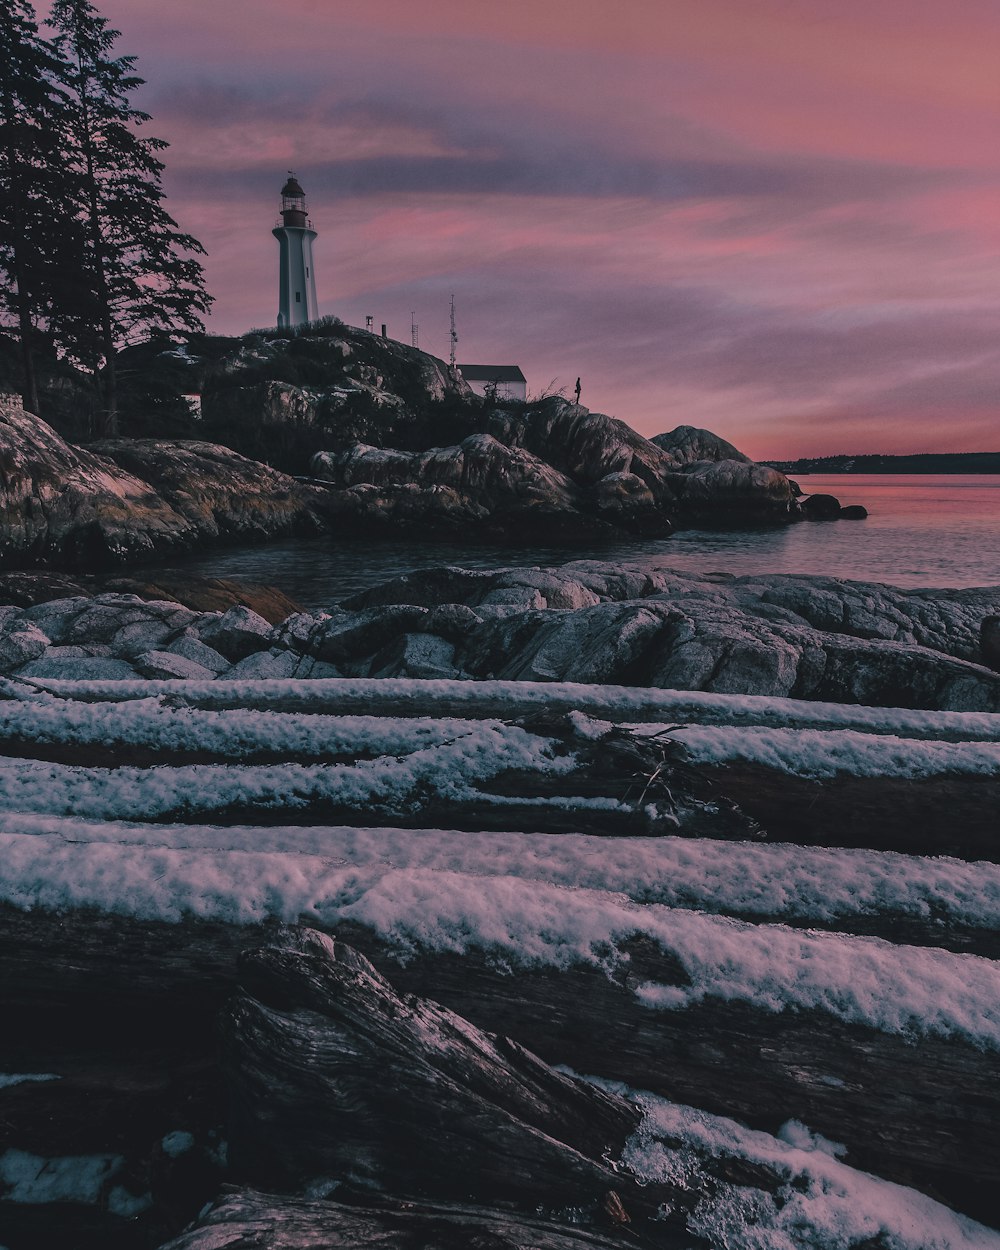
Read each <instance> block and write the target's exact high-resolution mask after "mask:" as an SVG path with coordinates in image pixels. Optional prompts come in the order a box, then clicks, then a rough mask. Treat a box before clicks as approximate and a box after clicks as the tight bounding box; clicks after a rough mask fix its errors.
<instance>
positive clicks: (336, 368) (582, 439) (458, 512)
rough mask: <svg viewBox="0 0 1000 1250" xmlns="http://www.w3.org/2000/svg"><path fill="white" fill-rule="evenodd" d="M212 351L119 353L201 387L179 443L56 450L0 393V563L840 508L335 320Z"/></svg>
mask: <svg viewBox="0 0 1000 1250" xmlns="http://www.w3.org/2000/svg"><path fill="white" fill-rule="evenodd" d="M212 350H213V351H214V353H215V355H214V356H213V357H211V358H210V353H208V349H207V348H206V349H205V351H206V354H205V355H202V356H198V355H191V354H189V355H183V354H182V355H181V356H180V357H179V359H181V360H183V361H184V362H186V363H183V364H178V353H177V352H176V351H165V352H160V353H159V355H153V356H151V357H149V358H148V359H145V360H144V361H142V362H138V363H137V364H136V365H135V366H134V367H135V368H136V369H139V367H140V366H141V367H142V368H144V369H145V370H146V371H147V373H148V374H149V377H150V379H151V381H150V383H149V385H150V386H152V385H153V383H154V382H156V379H157V370H162V369H163V368H166V367H167V366H166V365H164V364H163V361H164V359H167V358H169V368H170V369H171V370H174V371H175V372H176V370H177V369H180V370H181V371H182V374H181V376H180V378H179V379H177V378H175V381H174V382H173V385H174V386H176V387H178V388H179V387H180V386H182V385H186V386H187V387H188V388H201V391H202V406H201V412H202V414H203V415H202V416H200V417H198V418H197V419H196V417H195V413H194V410H193V409H190V408H188V407H186V406H185V405H184V404H182V407H183V408H184V411H185V412H186V413H187V416H186V417H185V418H184V419H183V420H182V421H179V422H177V421H175V422H174V423H173V424H174V426H175V427H179V428H180V429H181V430H182V431H183V432H184V433H186V434H188V435H196V436H197V437H184V438H176V437H174V438H167V437H163V436H162V435H159V436H156V437H143V438H134V437H129V438H117V439H114V440H108V441H104V442H89V443H84V444H78V443H73V442H70V441H67V439H66V438H64V437H63V436H62V435H61V434H60V433H58V432H57V430H56V429H55V428H54V427H53V426H50V425H48V424H47V423H46V422H44V421H43V420H41V419H40V418H39V417H37V416H35V415H33V414H31V413H28V412H25V411H24V409H23V408H22V407H20V405H19V404H18V403H17V402H16V401H14V400H13V399H11V397H9V396H8V397H5V398H4V397H0V401H2V402H0V465H2V468H3V472H2V475H0V568H8V569H11V568H30V567H39V566H42V567H51V568H63V569H72V570H77V571H86V570H88V569H98V568H102V567H108V566H115V565H126V564H131V563H136V562H143V561H149V560H155V559H159V558H161V557H163V556H166V555H176V554H179V553H183V552H186V551H192V550H196V549H202V548H204V546H205V545H207V544H218V543H229V544H253V543H257V542H262V541H267V540H268V539H271V538H276V537H280V536H287V535H294V534H303V535H317V534H322V533H327V532H330V533H337V534H341V535H343V534H350V535H353V536H357V537H360V538H367V537H372V536H377V535H384V534H399V533H404V532H405V533H407V534H412V533H420V534H424V535H427V536H430V537H433V536H435V535H444V536H447V537H450V538H454V537H455V536H456V535H460V536H461V537H462V538H463V539H468V540H470V541H472V540H475V539H476V538H477V537H483V538H490V539H494V540H496V539H505V538H516V539H518V540H521V541H525V540H526V541H535V540H541V541H545V540H551V539H564V540H566V541H569V542H582V541H587V542H595V541H597V542H599V541H600V540H601V539H602V538H613V537H615V536H616V535H619V536H620V535H621V534H622V533H630V534H639V535H647V536H657V537H663V536H667V535H669V534H670V533H671V532H672V530H673V529H674V528H675V527H677V526H685V525H692V524H700V525H704V524H708V525H718V526H722V527H726V526H730V527H739V526H742V525H746V524H759V523H765V524H780V523H785V522H788V521H791V520H796V519H808V518H812V519H830V518H833V517H838V516H840V515H850V513H847V512H842V510H841V509H840V507H839V504H838V503H837V501H836V500H831V498H830V497H829V496H814V497H813V498H812V499H806V500H805V501H804V502H803V503H801V504H800V502H799V492H798V489H797V487H796V486H795V484H794V483H793V482H791V481H789V479H788V478H786V477H785V476H784V475H783V474H782V473H780V472H778V471H777V470H776V469H772V468H769V467H767V466H763V465H758V464H754V463H753V462H752V461H750V460H749V459H748V457H747V456H745V455H743V454H742V453H741V452H739V451H738V450H737V449H736V448H735V447H733V446H732V445H731V444H730V443H727V442H726V441H725V440H724V439H721V438H719V437H717V436H716V435H714V434H712V433H710V432H709V431H706V430H699V429H696V428H694V427H692V426H687V425H680V426H677V427H676V428H675V429H673V430H671V431H670V432H668V433H664V434H660V435H657V436H656V437H655V438H653V439H646V438H643V437H642V436H641V435H639V434H637V433H636V432H635V431H634V430H633V429H631V427H630V426H628V425H627V424H626V423H625V422H624V421H620V420H617V419H616V418H613V417H609V416H605V415H603V414H601V413H594V412H590V411H589V410H588V409H586V408H584V407H582V406H581V405H579V404H574V403H570V402H568V401H567V400H565V399H563V398H561V397H559V396H550V397H548V398H545V399H541V400H538V401H533V402H528V403H520V402H513V401H507V402H503V403H495V402H488V401H486V400H484V399H481V398H480V397H478V396H476V395H473V394H472V393H471V392H470V391H469V388H468V387H467V386H466V384H465V383H464V381H463V380H462V379H461V377H460V376H459V375H457V374H455V375H453V374H452V373H451V371H450V370H449V368H448V367H447V366H446V365H445V364H444V362H442V361H440V360H437V359H436V358H434V357H432V356H428V355H427V354H426V353H423V352H420V351H417V350H416V349H414V348H410V347H406V346H404V345H402V344H399V343H394V342H392V341H391V340H387V339H381V338H378V337H377V336H375V335H372V334H368V333H366V332H364V331H359V330H352V329H351V328H350V327H347V326H342V325H340V324H339V323H323V324H321V325H319V326H318V327H316V329H315V331H314V332H312V333H311V334H309V335H297V336H294V335H293V336H292V337H281V336H277V337H274V338H268V337H265V336H263V335H250V336H247V337H246V338H245V339H241V340H232V341H229V340H222V341H221V346H220V344H218V343H216V344H215V345H214V348H213V349H212ZM287 379H293V380H287ZM177 398H178V402H180V398H181V397H180V395H179V394H178V396H177ZM135 402H138V401H135ZM150 402H152V401H150ZM135 424H136V425H137V426H139V425H141V424H142V423H140V422H136V423H135ZM146 424H149V423H148V422H146ZM166 424H169V423H166Z"/></svg>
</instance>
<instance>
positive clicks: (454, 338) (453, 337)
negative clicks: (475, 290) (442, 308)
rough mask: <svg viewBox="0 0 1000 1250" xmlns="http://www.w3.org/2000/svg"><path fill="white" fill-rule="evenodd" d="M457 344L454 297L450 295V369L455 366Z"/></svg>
mask: <svg viewBox="0 0 1000 1250" xmlns="http://www.w3.org/2000/svg"><path fill="white" fill-rule="evenodd" d="M457 346H458V331H457V330H456V329H455V297H454V295H453V296H452V297H451V357H450V363H451V367H452V370H454V368H455V348H456V347H457Z"/></svg>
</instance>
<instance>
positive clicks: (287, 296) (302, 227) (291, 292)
mask: <svg viewBox="0 0 1000 1250" xmlns="http://www.w3.org/2000/svg"><path fill="white" fill-rule="evenodd" d="M271 233H272V234H273V235H274V237H275V238H276V239H277V240H278V246H279V247H280V249H281V256H280V269H279V275H278V325H279V326H300V325H302V324H303V323H304V322H306V321H315V320H316V317H317V316H318V313H317V309H316V269H315V267H314V265H313V255H312V245H313V239H315V237H316V231H315V230H314V229H313V228H312V222H311V221H310V220H309V218H308V217H307V216H306V193H305V192H304V191H303V190H302V188H301V187H300V186H299V182H298V179H297V178H296V177H295V175H294V174H293V173H292V172H291V171H289V173H288V181H287V182H286V183H285V185H284V186H283V187H282V188H281V225H279V226H275V227H274V229H273V230H272V231H271Z"/></svg>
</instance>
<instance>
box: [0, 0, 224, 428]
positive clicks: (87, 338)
mask: <svg viewBox="0 0 1000 1250" xmlns="http://www.w3.org/2000/svg"><path fill="white" fill-rule="evenodd" d="M3 2H4V0H0V3H3ZM49 24H50V25H51V26H52V27H53V28H54V30H55V31H56V32H57V33H56V37H55V40H54V44H55V47H56V49H57V50H58V52H59V54H60V56H61V57H62V59H63V60H64V61H65V62H66V64H67V86H68V90H69V99H68V101H67V104H66V106H65V120H66V130H67V134H68V152H67V157H68V162H69V166H70V168H71V170H72V173H73V174H75V176H76V178H77V179H78V213H77V217H78V223H79V227H80V229H79V234H78V235H77V233H76V232H75V231H74V230H69V231H67V234H66V236H65V241H66V245H67V247H68V248H69V250H70V252H71V253H72V251H73V250H74V249H75V248H76V247H80V248H82V253H83V255H82V264H80V265H75V266H74V265H72V264H71V265H70V266H69V267H68V268H66V269H65V270H64V278H65V280H66V281H65V283H64V285H63V287H62V288H61V289H60V291H59V298H58V299H57V300H56V301H55V308H54V315H53V328H54V330H55V333H56V338H57V341H58V343H59V345H60V347H61V348H62V349H63V350H64V351H65V352H66V353H67V354H68V355H70V356H71V357H73V358H74V359H76V360H77V361H78V362H79V363H81V364H83V365H84V366H85V367H87V368H88V369H90V370H91V371H92V372H93V374H94V376H95V378H98V379H99V380H100V386H101V392H102V400H103V402H102V418H101V420H100V423H99V426H100V428H99V432H100V433H102V434H115V433H117V429H118V381H117V374H116V366H115V354H116V352H117V351H118V350H119V349H120V348H121V347H123V346H125V345H126V344H127V343H129V342H134V341H135V340H136V338H137V337H138V336H139V335H141V334H144V333H151V332H156V331H163V332H169V331H171V330H176V329H186V330H190V331H197V330H200V329H202V328H203V323H202V315H203V314H204V313H206V312H207V311H208V308H209V305H210V303H211V297H210V296H209V295H208V294H207V293H206V291H205V285H204V274H203V271H202V267H201V264H200V262H199V261H198V260H197V255H198V254H199V253H203V252H204V249H203V248H202V246H201V244H200V243H198V241H197V240H196V239H194V238H192V237H191V236H190V235H187V234H182V233H180V231H179V230H178V228H177V223H176V222H175V221H174V220H173V219H172V218H171V217H170V215H169V214H168V213H167V211H166V209H165V208H164V207H163V190H162V187H161V182H160V179H161V174H162V172H163V164H162V162H161V161H160V160H159V159H158V156H157V154H158V153H159V152H161V151H162V150H163V149H164V148H165V147H166V146H167V145H166V143H164V142H163V140H161V139H154V138H150V137H148V136H145V135H143V134H141V133H140V128H141V127H142V125H143V124H144V123H145V122H147V121H149V116H148V114H146V113H143V112H141V111H139V110H138V109H135V108H133V107H132V105H131V104H130V102H129V96H130V94H131V93H132V92H133V91H134V90H135V89H136V88H137V87H139V86H141V85H142V82H143V80H142V79H141V78H139V77H137V76H136V74H135V73H134V66H135V58H134V57H131V56H121V57H119V56H115V55H114V53H113V49H114V45H115V43H116V41H117V39H118V38H119V33H120V32H118V31H116V30H113V29H111V28H110V27H109V26H108V23H107V19H106V18H104V17H102V16H101V15H100V13H98V11H97V10H96V9H95V7H94V6H93V5H92V4H91V3H89V0H55V3H54V4H53V6H52V12H51V15H50V17H49ZM81 277H82V279H83V280H82V281H81V280H80V279H81Z"/></svg>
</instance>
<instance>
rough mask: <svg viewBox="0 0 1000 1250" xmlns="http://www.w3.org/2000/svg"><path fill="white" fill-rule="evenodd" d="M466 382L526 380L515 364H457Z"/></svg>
mask: <svg viewBox="0 0 1000 1250" xmlns="http://www.w3.org/2000/svg"><path fill="white" fill-rule="evenodd" d="M458 371H459V373H461V375H462V377H463V378H465V380H466V382H526V381H527V380H528V379H527V378H526V377H525V376H524V374H523V373H522V372H521V370H520V369H519V368H518V366H517V365H459V366H458Z"/></svg>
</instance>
